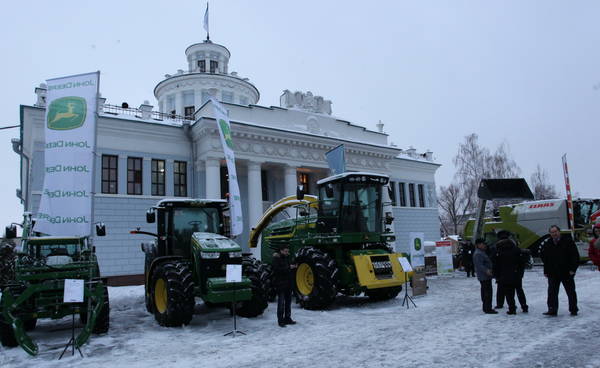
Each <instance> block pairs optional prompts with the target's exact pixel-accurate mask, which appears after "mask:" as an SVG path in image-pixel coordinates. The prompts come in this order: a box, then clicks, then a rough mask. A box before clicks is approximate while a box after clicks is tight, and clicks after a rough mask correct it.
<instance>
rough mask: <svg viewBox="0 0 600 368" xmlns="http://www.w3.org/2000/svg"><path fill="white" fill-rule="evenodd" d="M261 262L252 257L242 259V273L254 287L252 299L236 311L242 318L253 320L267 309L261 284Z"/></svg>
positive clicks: (243, 303) (252, 287)
mask: <svg viewBox="0 0 600 368" xmlns="http://www.w3.org/2000/svg"><path fill="white" fill-rule="evenodd" d="M260 266H261V262H260V261H258V260H257V259H255V258H252V257H244V258H243V259H242V273H243V274H244V276H246V277H247V278H249V279H250V281H251V282H252V285H251V286H250V288H251V289H252V298H251V299H250V300H246V301H243V302H242V305H241V307H240V308H237V309H236V314H237V315H238V316H241V317H246V318H251V317H256V316H260V315H261V314H263V312H264V310H265V309H266V308H267V306H268V303H267V298H266V296H265V291H264V288H263V285H262V282H261V272H260Z"/></svg>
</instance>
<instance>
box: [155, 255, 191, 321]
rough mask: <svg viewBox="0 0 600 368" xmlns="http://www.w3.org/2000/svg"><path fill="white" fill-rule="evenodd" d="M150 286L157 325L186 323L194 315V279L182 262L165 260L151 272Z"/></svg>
mask: <svg viewBox="0 0 600 368" xmlns="http://www.w3.org/2000/svg"><path fill="white" fill-rule="evenodd" d="M150 287H151V288H152V290H151V295H152V302H153V306H152V309H153V310H154V318H155V319H156V321H157V322H158V324H159V325H161V326H165V327H179V326H181V325H187V324H189V323H190V321H191V320H192V317H193V316H194V305H195V301H194V281H193V279H192V272H191V271H190V269H189V268H188V266H187V265H186V264H184V263H182V262H177V261H173V262H165V263H163V264H161V265H158V266H157V267H156V268H155V269H154V272H153V273H152V279H151V284H150Z"/></svg>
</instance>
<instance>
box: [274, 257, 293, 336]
mask: <svg viewBox="0 0 600 368" xmlns="http://www.w3.org/2000/svg"><path fill="white" fill-rule="evenodd" d="M289 256H290V248H289V246H288V245H283V246H282V247H281V248H280V249H279V252H276V253H273V264H272V267H273V283H274V285H275V290H276V291H277V324H279V327H285V326H286V325H293V324H296V321H294V320H293V319H292V281H293V279H294V278H293V276H294V272H293V271H292V270H293V269H294V268H296V265H295V264H290V259H289Z"/></svg>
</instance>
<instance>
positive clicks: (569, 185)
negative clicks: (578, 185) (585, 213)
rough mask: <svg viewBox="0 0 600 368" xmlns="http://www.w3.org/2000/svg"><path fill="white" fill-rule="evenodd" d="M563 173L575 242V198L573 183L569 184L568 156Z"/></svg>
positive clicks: (564, 162)
mask: <svg viewBox="0 0 600 368" xmlns="http://www.w3.org/2000/svg"><path fill="white" fill-rule="evenodd" d="M562 164H563V173H564V175H565V188H566V190H567V208H568V212H569V226H570V227H571V237H572V238H573V241H575V220H574V218H573V197H572V196H571V183H570V182H569V167H568V166H567V154H566V153H565V154H564V155H563V157H562Z"/></svg>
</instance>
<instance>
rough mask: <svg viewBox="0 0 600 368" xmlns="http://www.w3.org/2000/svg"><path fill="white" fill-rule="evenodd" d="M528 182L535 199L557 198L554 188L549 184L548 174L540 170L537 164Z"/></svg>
mask: <svg viewBox="0 0 600 368" xmlns="http://www.w3.org/2000/svg"><path fill="white" fill-rule="evenodd" d="M530 182H531V187H532V188H533V195H534V197H535V199H538V200H541V199H552V198H558V194H557V192H556V187H555V186H554V185H553V184H550V181H549V179H548V172H547V171H546V170H545V169H542V167H541V166H540V164H537V167H536V169H535V171H534V172H533V174H531V180H530Z"/></svg>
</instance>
